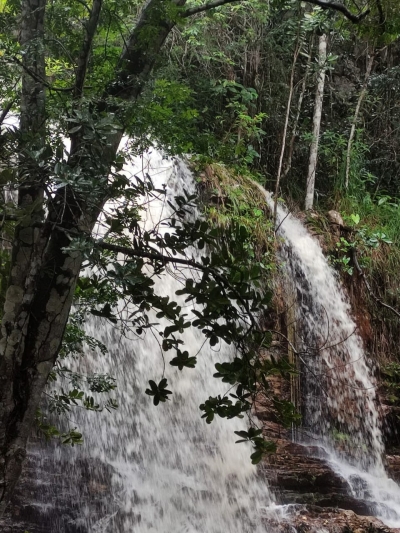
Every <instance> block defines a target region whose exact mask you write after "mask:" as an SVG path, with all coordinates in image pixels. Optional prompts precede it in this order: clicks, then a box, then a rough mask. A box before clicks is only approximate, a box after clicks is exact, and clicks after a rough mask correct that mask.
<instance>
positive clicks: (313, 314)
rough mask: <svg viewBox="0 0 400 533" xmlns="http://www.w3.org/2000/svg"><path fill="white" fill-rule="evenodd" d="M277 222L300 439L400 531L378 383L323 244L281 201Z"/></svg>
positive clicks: (399, 499)
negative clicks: (292, 330) (295, 358)
mask: <svg viewBox="0 0 400 533" xmlns="http://www.w3.org/2000/svg"><path fill="white" fill-rule="evenodd" d="M264 192H265V191H264ZM265 194H266V198H267V202H268V204H269V205H270V206H271V208H272V206H273V200H272V199H271V195H270V194H269V193H265ZM276 223H277V228H278V236H279V239H280V242H281V246H280V262H281V268H282V271H283V273H284V278H285V280H286V282H285V286H286V302H287V307H288V308H290V307H291V306H293V307H294V312H292V313H290V315H291V316H292V317H295V318H294V320H295V322H296V332H297V334H296V349H297V352H298V354H299V358H300V362H299V364H300V368H301V376H300V377H301V388H302V400H303V406H302V411H303V426H304V433H303V435H302V437H301V438H302V440H303V441H304V442H306V443H308V444H309V443H312V444H313V445H314V446H315V445H316V444H317V445H319V446H320V447H321V448H323V449H324V450H325V454H328V460H329V462H330V464H331V466H332V468H333V469H334V470H335V471H336V472H337V473H339V474H340V475H341V476H342V477H343V478H344V479H346V480H347V482H348V484H349V490H350V491H351V493H352V495H353V496H355V497H356V498H359V499H361V500H364V501H366V502H368V504H369V507H370V509H371V514H375V515H377V516H378V517H379V518H381V520H383V521H384V522H386V523H387V524H388V525H391V526H393V527H395V526H396V527H399V526H400V488H399V486H398V485H397V484H396V483H395V482H394V481H393V480H391V479H389V478H388V476H387V474H386V472H385V468H384V464H383V455H384V446H383V440H382V433H381V428H380V417H379V412H378V402H377V397H376V392H375V385H376V383H375V380H374V379H373V377H372V372H371V363H370V361H369V360H368V357H367V354H366V353H365V351H364V347H363V342H362V339H361V338H360V336H359V335H358V333H357V327H356V324H355V322H354V320H353V319H352V317H351V310H350V305H349V302H348V300H347V297H346V295H345V293H344V290H343V288H342V286H341V284H340V281H339V279H338V276H337V274H336V273H335V271H334V270H333V269H332V267H331V266H330V265H329V263H328V261H327V259H326V258H325V256H324V254H323V251H322V248H321V246H320V245H319V243H318V241H317V240H316V239H315V238H314V237H312V236H311V235H310V234H309V232H308V231H307V230H306V228H305V227H304V226H303V224H302V223H301V222H300V221H299V220H298V219H296V218H295V217H293V216H292V215H291V214H290V213H289V212H288V211H287V210H286V209H285V208H284V207H282V206H281V205H279V204H278V214H277V222H276Z"/></svg>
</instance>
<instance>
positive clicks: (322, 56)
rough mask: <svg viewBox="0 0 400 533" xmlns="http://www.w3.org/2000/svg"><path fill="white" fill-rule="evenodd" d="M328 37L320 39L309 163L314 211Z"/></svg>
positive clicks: (308, 189) (309, 195)
mask: <svg viewBox="0 0 400 533" xmlns="http://www.w3.org/2000/svg"><path fill="white" fill-rule="evenodd" d="M327 42H328V37H327V35H326V34H325V33H323V34H322V35H320V36H319V39H318V81H317V90H316V92H315V102H314V115H313V130H312V140H311V146H310V158H309V162H308V172H307V185H306V201H305V206H304V207H305V209H306V210H307V209H312V208H313V205H314V189H315V173H316V170H317V159H318V145H319V135H320V129H321V119H322V104H323V100H324V88H325V74H326V66H327V64H326V60H327V54H326V48H327Z"/></svg>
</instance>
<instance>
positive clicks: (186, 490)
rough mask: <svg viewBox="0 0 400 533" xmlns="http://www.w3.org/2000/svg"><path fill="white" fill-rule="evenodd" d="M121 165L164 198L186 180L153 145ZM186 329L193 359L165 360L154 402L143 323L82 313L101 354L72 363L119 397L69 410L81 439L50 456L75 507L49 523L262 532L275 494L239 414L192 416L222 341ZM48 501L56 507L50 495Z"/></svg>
mask: <svg viewBox="0 0 400 533" xmlns="http://www.w3.org/2000/svg"><path fill="white" fill-rule="evenodd" d="M130 170H131V171H132V172H133V173H135V174H136V175H139V174H142V175H143V176H145V175H146V174H147V173H148V174H149V175H150V176H151V177H152V180H153V182H154V183H155V184H156V186H158V187H160V186H161V184H163V183H166V184H167V191H168V196H169V197H170V199H171V200H172V199H173V196H175V195H176V194H182V191H183V187H185V188H186V190H189V192H190V190H194V187H195V185H194V182H193V178H192V176H191V174H190V172H189V170H188V169H187V167H186V166H185V165H184V164H183V163H182V162H179V161H173V160H165V159H163V157H162V156H161V155H160V154H157V153H156V154H152V155H151V158H149V159H148V160H147V161H142V160H139V161H137V165H136V168H135V167H134V168H131V169H130ZM167 211H168V206H167V203H159V204H158V205H157V206H154V205H153V206H152V207H151V208H150V210H149V211H148V215H147V216H148V219H149V220H148V221H146V222H145V223H146V224H154V223H157V222H158V221H159V219H160V217H161V216H162V217H163V218H165V216H166V215H167ZM193 254H196V251H193ZM171 269H172V267H171ZM172 274H173V275H163V276H162V278H160V279H158V280H157V281H156V287H157V289H156V290H157V292H158V293H160V294H161V295H168V296H170V297H172V298H175V291H176V290H177V289H179V288H180V287H181V280H180V276H181V273H180V272H178V271H175V272H172ZM187 274H188V272H186V275H187ZM187 312H188V313H190V309H189V308H188V311H187ZM154 322H159V320H154ZM185 331H186V333H185V334H184V335H183V339H184V342H185V345H186V346H187V347H188V348H189V350H190V352H191V354H192V355H195V354H196V353H197V352H199V354H198V364H197V367H196V369H194V370H191V369H184V370H183V371H182V372H180V371H179V370H177V369H175V368H173V367H171V366H170V365H169V364H166V365H165V376H166V377H167V378H168V384H169V388H171V389H172V390H173V395H172V400H171V401H169V402H166V403H165V404H160V405H159V406H157V407H155V406H154V405H153V404H152V401H151V399H150V398H149V396H147V395H145V394H144V389H145V388H146V385H147V383H148V380H149V379H155V380H157V379H161V377H162V374H163V369H164V360H163V355H162V351H161V349H160V345H159V341H158V339H157V338H156V336H154V335H152V334H151V332H150V331H148V332H147V334H146V335H144V338H143V339H137V338H132V339H130V338H127V337H124V336H122V335H121V334H120V332H119V330H118V327H117V326H115V327H114V326H113V325H111V324H110V323H106V322H103V321H101V320H99V319H93V320H90V321H89V323H88V325H87V332H88V333H89V334H90V335H92V336H93V337H95V338H97V339H99V340H100V341H102V342H103V343H104V344H105V345H106V346H107V347H108V349H109V353H108V355H107V356H106V357H104V356H102V355H99V354H97V353H95V352H89V353H88V354H87V356H86V357H85V361H84V363H80V371H82V372H86V371H87V370H89V369H91V370H92V371H93V370H94V371H96V372H102V373H109V374H111V375H112V376H114V377H115V378H116V379H117V383H118V393H117V400H118V403H119V405H120V407H119V408H118V409H117V410H116V411H113V412H112V413H108V412H102V413H100V414H91V413H82V414H78V415H75V414H74V420H75V421H76V424H77V425H78V427H79V429H81V430H82V431H83V434H84V438H85V443H84V445H83V447H78V448H76V449H74V450H71V452H70V453H69V457H68V459H67V461H65V459H63V458H65V450H64V449H63V450H62V451H61V452H56V453H60V457H58V458H57V457H56V458H55V461H56V463H57V462H58V461H63V464H65V465H66V466H65V468H66V469H68V470H67V471H68V472H69V473H70V475H69V476H65V477H64V479H63V484H64V488H63V490H62V493H63V494H64V495H65V494H67V493H68V494H69V496H68V498H69V499H70V501H71V502H74V503H73V504H72V505H73V506H74V507H75V509H76V510H75V511H74V513H73V515H74V516H71V515H68V513H67V515H65V514H64V515H63V513H61V512H60V514H59V516H58V517H57V518H56V519H55V520H54V521H53V524H52V526H51V531H52V533H63V532H70V531H72V532H75V531H79V532H90V533H92V532H93V533H111V532H112V533H132V532H134V531H137V532H140V533H165V532H167V531H174V532H176V533H222V532H230V533H246V532H248V533H250V532H251V533H261V532H264V533H265V531H266V525H265V520H266V519H267V518H268V517H271V516H272V515H273V513H274V512H273V508H274V504H273V499H272V498H271V495H270V493H269V491H268V487H267V485H266V483H265V482H264V481H263V480H261V479H259V478H258V477H257V475H256V469H255V467H254V466H252V465H251V463H250V460H249V454H250V453H251V452H250V450H249V448H247V446H243V444H235V435H234V434H233V431H235V430H239V429H244V427H243V426H244V424H243V423H241V422H240V421H238V420H233V421H226V420H215V422H213V423H212V424H211V425H207V424H206V423H205V421H204V420H201V419H200V415H201V412H200V410H199V405H200V403H202V402H203V401H204V400H205V399H207V398H208V396H209V395H212V396H214V395H217V394H220V393H222V392H224V389H223V387H224V385H223V384H222V383H221V382H219V381H217V380H216V379H213V378H212V374H213V372H214V364H215V362H216V361H221V360H226V359H227V358H229V350H230V348H229V347H228V346H221V348H220V349H219V350H218V351H214V350H212V349H211V348H210V347H209V344H208V343H206V344H205V345H203V344H204V340H205V339H204V337H202V335H201V333H200V332H198V330H196V329H195V328H190V329H189V330H185ZM83 464H84V467H82V465H83ZM57 468H58V469H59V468H60V467H59V465H58V467H57V466H56V467H54V469H55V470H56V469H57ZM79 477H80V478H81V480H82V481H81V482H79ZM77 485H80V486H77ZM61 497H63V495H61ZM57 505H59V507H60V508H61V504H58V503H57V501H54V506H55V507H56V508H57ZM271 513H272V514H271ZM271 530H272V529H271V527H268V531H271Z"/></svg>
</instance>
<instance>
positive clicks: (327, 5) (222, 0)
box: [181, 0, 379, 24]
mask: <svg viewBox="0 0 400 533" xmlns="http://www.w3.org/2000/svg"><path fill="white" fill-rule="evenodd" d="M237 1H239V0H212V1H211V2H207V3H206V4H203V5H202V6H196V7H191V8H189V9H187V10H186V11H184V12H183V13H182V14H181V17H182V18H186V17H191V16H192V15H196V14H197V13H202V12H203V11H208V10H210V9H213V8H215V7H219V6H223V5H225V4H232V3H233V2H237ZM306 1H307V2H308V3H309V4H314V5H316V6H319V7H322V8H323V9H333V10H335V11H339V12H340V13H342V14H343V15H344V16H345V17H346V18H348V19H349V20H350V21H351V22H353V23H354V24H357V23H358V22H361V20H363V19H364V18H365V17H366V16H367V15H368V14H369V13H370V11H371V10H370V9H369V8H368V9H366V10H364V11H362V12H361V13H359V14H358V15H355V14H354V13H352V12H351V11H350V10H349V9H348V8H347V7H346V6H345V5H344V4H342V3H341V2H335V1H332V2H331V1H329V0H306ZM378 1H379V0H378Z"/></svg>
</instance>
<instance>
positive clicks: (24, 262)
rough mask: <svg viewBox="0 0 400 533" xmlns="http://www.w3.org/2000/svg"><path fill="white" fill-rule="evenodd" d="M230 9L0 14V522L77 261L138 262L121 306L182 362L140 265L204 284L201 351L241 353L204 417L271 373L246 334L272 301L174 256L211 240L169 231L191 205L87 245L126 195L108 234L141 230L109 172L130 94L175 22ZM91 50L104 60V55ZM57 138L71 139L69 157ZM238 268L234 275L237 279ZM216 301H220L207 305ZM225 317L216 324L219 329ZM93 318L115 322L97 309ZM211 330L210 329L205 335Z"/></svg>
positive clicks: (99, 6) (56, 8)
mask: <svg viewBox="0 0 400 533" xmlns="http://www.w3.org/2000/svg"><path fill="white" fill-rule="evenodd" d="M230 1H231V0H214V1H211V2H208V3H206V4H204V5H193V6H192V7H189V8H186V7H185V0H172V1H168V2H165V1H161V0H149V1H147V2H146V3H145V5H144V6H143V8H142V9H141V12H140V15H139V17H138V18H137V20H136V21H135V13H134V10H133V8H132V5H131V4H130V3H129V2H122V3H121V4H120V6H119V10H116V8H115V5H114V4H113V3H112V2H111V3H109V4H108V3H107V2H105V0H93V3H92V5H91V6H88V5H87V4H86V3H85V2H77V3H74V2H70V3H66V2H61V3H53V4H51V5H47V3H46V0H22V2H21V11H20V6H19V3H18V2H14V1H13V0H10V1H9V2H1V4H0V6H1V7H0V9H1V13H0V15H1V17H0V20H1V25H2V34H3V39H4V42H5V48H4V53H3V55H2V56H1V73H2V76H3V79H4V80H6V81H7V83H5V85H4V88H3V93H2V96H1V97H2V102H3V107H4V109H3V113H2V116H1V120H2V121H3V122H4V119H5V117H6V116H7V113H8V112H9V111H10V110H11V109H14V110H16V111H17V112H18V114H19V128H17V129H13V128H9V129H8V130H7V131H5V132H4V133H3V135H2V144H3V161H2V165H3V171H2V183H3V184H4V185H5V186H6V187H11V188H13V189H14V190H15V191H17V193H18V199H17V206H16V207H14V206H13V205H12V204H6V205H4V206H3V208H2V212H1V215H2V219H3V222H4V223H5V222H6V221H9V222H11V223H12V224H13V228H14V229H13V231H14V234H13V237H12V253H11V258H10V263H11V264H10V269H9V278H8V283H7V290H6V294H5V302H4V312H3V316H2V325H1V340H0V514H2V513H3V512H4V509H5V507H6V505H7V502H8V501H9V499H10V497H11V495H12V492H13V489H14V487H15V484H16V483H17V480H18V477H19V475H20V472H21V468H22V464H23V461H24V458H25V455H26V452H25V448H26V442H27V439H28V437H29V434H30V431H31V428H32V424H33V422H34V419H35V413H36V410H37V408H38V406H39V402H40V398H41V395H42V393H43V390H44V388H45V385H46V383H47V381H48V378H49V375H50V373H51V372H52V370H53V368H54V365H55V363H56V361H57V357H58V354H59V352H60V348H61V343H62V338H63V335H64V332H65V328H66V325H67V321H68V316H69V313H70V308H71V304H72V300H73V295H74V291H75V288H76V286H77V282H78V279H79V274H80V271H81V266H82V261H83V260H84V258H87V257H90V258H91V260H92V258H93V256H94V255H96V254H100V253H101V252H102V251H103V252H104V251H106V252H107V253H108V254H114V256H113V257H115V254H116V253H118V252H121V253H124V254H125V255H126V256H127V257H132V258H134V259H135V261H134V262H133V263H131V265H130V267H131V268H132V269H133V271H134V274H135V275H137V276H138V278H135V276H133V278H132V279H136V280H137V281H132V283H131V287H130V290H132V293H131V297H132V299H135V298H136V303H138V305H139V306H141V309H142V311H144V314H142V315H141V319H140V320H142V323H140V321H139V319H138V323H137V326H138V327H146V326H147V324H146V322H145V310H146V307H147V306H149V305H153V306H156V307H157V306H158V309H159V312H160V313H163V314H164V315H167V316H168V317H169V318H170V319H171V321H172V323H173V326H172V330H170V331H169V332H167V333H168V334H166V335H165V343H166V344H165V347H166V348H173V349H175V350H176V353H177V356H176V357H177V358H178V363H179V362H180V363H182V365H183V366H185V361H186V363H187V360H186V359H187V358H186V356H185V352H183V353H182V352H181V351H180V350H179V345H178V343H177V341H176V339H174V335H173V334H174V332H175V331H179V329H180V328H182V327H187V323H186V322H185V320H184V318H182V316H181V313H180V309H177V306H176V305H175V306H174V305H172V304H171V303H170V302H168V301H165V300H162V299H160V298H157V296H156V295H154V294H153V293H152V290H151V284H150V283H149V280H148V277H146V275H145V274H144V273H143V267H144V264H145V262H146V261H150V262H151V264H152V265H153V267H154V268H155V269H159V270H161V269H162V268H164V267H165V264H166V263H168V262H175V263H179V262H180V263H182V264H185V265H188V266H192V267H195V268H197V269H199V270H200V271H201V272H202V273H203V274H202V276H203V277H202V280H201V286H200V287H199V285H198V284H194V285H191V284H190V283H189V284H188V285H187V287H186V288H185V291H186V294H187V295H188V297H189V298H193V299H197V300H198V301H200V302H202V303H204V304H205V306H206V307H205V308H206V312H205V313H204V314H203V316H200V317H199V323H198V324H197V326H198V327H202V328H203V329H206V330H207V332H208V336H209V339H210V342H216V339H218V338H222V339H225V340H226V341H229V342H231V341H232V340H235V341H237V342H238V343H239V345H240V343H241V344H242V346H243V350H244V352H243V354H244V355H243V357H242V359H238V361H236V360H235V362H232V363H224V364H225V366H221V368H220V372H219V375H220V377H222V378H224V379H226V381H228V382H229V383H238V384H239V385H238V389H237V392H236V398H237V401H236V403H235V404H233V403H232V401H231V400H227V399H226V398H222V399H212V401H211V399H210V401H209V402H208V403H207V402H206V403H205V404H204V411H205V416H207V418H208V419H210V420H211V419H212V417H213V416H214V413H216V414H219V415H220V416H235V415H237V414H240V413H241V412H244V411H246V410H248V409H249V402H248V400H247V396H246V394H247V393H246V391H249V390H250V392H254V390H255V388H256V382H257V380H259V379H261V378H260V376H262V375H265V374H266V373H268V371H269V369H268V368H263V367H262V364H263V363H262V362H260V361H258V360H257V361H258V362H257V363H256V362H255V361H256V359H255V353H256V350H257V348H259V347H260V346H261V345H262V344H263V343H265V342H266V339H265V338H264V337H265V335H264V334H263V333H262V332H260V331H259V330H258V329H257V327H256V324H255V321H254V311H255V309H256V308H257V306H260V305H265V304H266V302H267V300H268V299H265V298H263V297H262V296H260V294H259V293H258V292H257V290H255V289H254V288H253V285H252V281H253V278H254V280H257V278H258V276H259V273H258V271H254V272H253V273H252V272H251V271H249V270H248V268H247V274H243V272H245V269H244V267H243V265H242V266H241V267H240V265H239V266H237V267H235V265H234V264H232V262H231V264H230V265H229V268H226V267H225V266H224V264H222V263H221V260H220V259H219V258H218V254H214V256H213V258H212V259H211V260H210V263H209V264H207V263H204V264H193V262H192V261H191V260H190V258H187V257H185V255H184V250H185V248H187V246H188V244H189V243H193V242H196V241H197V242H199V243H204V242H205V241H207V242H209V243H212V241H213V238H214V237H213V234H212V230H210V229H209V228H207V227H203V226H201V223H198V225H197V226H196V225H195V226H189V225H185V223H183V222H182V223H179V218H180V217H179V214H180V212H181V211H182V210H184V209H185V205H186V204H187V203H190V202H191V201H193V198H184V199H180V200H179V202H180V203H179V202H178V206H177V209H176V217H175V219H173V221H171V225H172V226H173V227H174V228H175V231H176V232H177V235H178V237H177V238H175V237H169V238H165V239H162V238H160V236H159V235H157V234H154V235H150V236H149V235H144V234H143V233H140V229H139V226H138V225H137V224H136V225H135V224H133V226H132V227H131V229H132V231H133V232H134V233H135V232H136V233H135V238H134V239H133V241H132V242H131V243H130V245H131V246H129V247H127V246H125V245H124V244H126V242H125V241H124V240H123V238H122V237H121V234H119V238H118V236H117V237H116V238H115V241H114V242H107V241H104V242H102V243H99V242H94V241H93V239H92V237H91V232H92V229H93V227H94V224H95V223H96V221H97V219H98V217H99V214H100V213H101V212H102V210H103V207H104V204H105V202H106V201H107V200H109V199H110V198H117V197H121V196H122V195H123V196H124V197H125V198H126V202H125V204H124V210H122V211H121V213H120V214H119V216H117V217H115V218H114V219H113V220H110V221H109V228H110V232H111V233H113V232H114V230H115V228H116V227H117V226H118V224H122V223H125V224H129V223H131V222H128V221H132V220H136V221H137V218H138V217H137V213H136V211H135V210H136V209H137V205H136V199H137V196H138V195H140V194H141V193H142V192H144V191H148V192H151V184H143V183H142V184H138V185H137V187H136V188H132V187H131V188H130V187H129V186H128V185H129V184H128V183H127V182H126V180H125V179H124V177H123V176H122V175H121V174H120V173H119V172H118V169H120V168H121V165H122V163H123V157H122V154H121V153H120V152H119V151H118V147H119V145H120V141H121V139H122V136H123V134H124V132H126V133H128V134H130V135H132V134H135V133H137V131H140V126H139V125H138V124H139V122H140V121H139V122H138V113H139V107H138V101H139V97H140V96H141V94H142V93H143V91H144V89H145V88H146V84H148V82H149V79H150V76H151V72H152V69H153V67H154V65H155V64H156V61H157V57H158V54H159V51H160V49H161V47H162V46H163V44H164V42H165V40H166V38H167V37H168V35H169V33H170V32H171V30H172V28H173V27H174V26H175V25H176V24H177V23H182V21H184V20H186V19H187V18H189V17H191V16H193V15H196V14H198V13H201V12H203V11H207V10H210V9H213V8H216V7H218V6H221V5H223V4H227V3H229V2H230ZM311 3H313V4H317V5H322V6H323V7H332V8H334V9H337V10H339V11H341V12H342V13H344V14H345V15H346V16H347V17H348V18H349V19H350V20H352V21H353V22H358V21H360V20H361V19H362V18H364V17H365V16H366V13H367V11H363V12H361V13H359V14H357V15H355V14H353V13H352V12H351V11H350V10H348V9H347V8H346V7H345V5H344V4H339V3H336V2H325V1H324V0H314V1H312V2H311ZM123 19H126V20H127V22H128V24H131V26H132V28H133V29H131V30H130V31H129V32H125V31H124V30H125V27H124V21H123ZM82 28H83V31H82ZM17 36H18V38H17ZM110 40H111V42H110ZM100 49H101V50H104V49H105V50H106V54H105V55H104V54H103V55H101V54H100V53H99V50H100ZM121 49H122V51H121ZM63 135H66V136H68V137H69V139H70V149H69V151H68V152H66V150H65V148H64V146H63V140H62V137H63ZM15 154H16V155H15ZM135 216H136V218H135ZM177 221H178V222H177ZM238 231H240V230H238ZM114 233H115V232H114ZM243 238H244V237H243V235H242V239H238V243H240V242H241V240H242V241H243ZM156 247H158V248H156ZM159 249H162V250H163V253H161V252H159ZM174 254H175V255H174ZM178 254H180V257H176V256H177V255H178ZM96 257H97V258H98V257H100V256H99V255H97V256H96ZM97 260H98V261H99V262H100V263H101V260H100V259H97ZM228 263H229V261H228ZM234 267H235V268H236V270H235V268H234ZM238 270H239V271H240V272H242V274H243V275H242V274H240V275H239V276H238V275H237V272H238ZM125 274H126V273H124V275H122V277H124V276H125ZM125 277H126V276H125ZM138 287H139V288H140V294H141V295H142V296H140V297H139V296H138ZM135 291H136V292H135ZM216 291H217V292H218V294H223V295H224V299H223V301H222V303H220V305H219V307H214V308H213V306H212V305H211V303H212V302H213V299H214V296H215V294H216ZM143 294H145V296H143ZM231 300H232V302H233V304H231V303H230V301H231ZM235 303H238V304H239V309H240V311H237V309H236V307H235V305H234V304H235ZM207 305H208V307H207ZM221 310H222V311H223V312H224V316H225V318H226V320H227V325H226V327H222V326H220V325H219V326H218V322H217V318H218V317H219V316H221ZM102 313H103V316H106V317H108V318H110V319H112V314H111V312H110V308H109V307H107V305H104V307H103V309H102ZM207 313H208V315H207ZM243 316H245V317H247V320H248V321H249V323H248V329H247V330H246V331H242V330H240V329H238V327H237V326H235V324H237V323H238V319H240V318H242V317H243ZM207 324H208V325H209V324H211V326H210V327H208V329H207ZM218 328H219V329H218ZM245 334H246V343H245V342H244V335H245ZM250 334H251V335H250ZM251 336H252V337H251ZM250 337H251V338H250ZM245 344H246V347H245ZM249 345H250V347H251V349H250V352H249V349H248V347H247V346H249ZM249 363H251V364H250V365H249ZM257 365H258V366H257ZM249 366H250V368H251V371H248V368H249ZM244 369H247V371H246V372H245V371H244ZM150 385H151V389H150V393H152V394H153V395H154V397H157V398H158V399H159V400H160V399H161V400H162V399H165V398H166V397H167V393H168V391H167V389H166V388H165V386H164V385H165V384H164V383H161V382H160V383H159V384H156V383H154V385H153V384H150ZM227 401H229V402H231V403H230V404H229V403H227ZM258 435H259V434H257V432H255V433H254V432H253V433H251V434H250V433H249V435H248V439H249V440H251V441H252V442H253V444H254V445H255V447H256V451H257V453H258V452H259V451H260V450H261V452H262V451H263V450H264V449H265V447H264V448H263V444H262V442H260V441H259V440H257V439H259V437H258ZM257 457H258V456H257Z"/></svg>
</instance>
